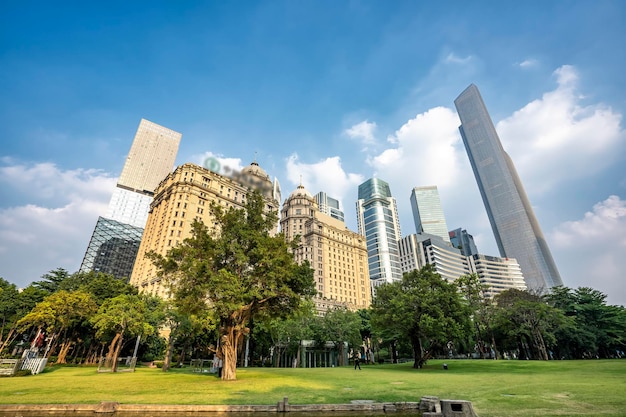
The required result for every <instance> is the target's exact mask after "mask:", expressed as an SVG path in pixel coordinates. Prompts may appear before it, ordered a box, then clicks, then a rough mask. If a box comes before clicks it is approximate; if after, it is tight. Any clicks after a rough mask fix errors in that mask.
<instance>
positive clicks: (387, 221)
mask: <svg viewBox="0 0 626 417" xmlns="http://www.w3.org/2000/svg"><path fill="white" fill-rule="evenodd" d="M358 198H359V199H358V201H357V203H356V210H357V223H358V227H359V233H360V234H362V235H363V236H365V239H366V242H367V253H368V265H369V273H370V280H371V283H372V288H375V287H376V286H378V285H380V284H383V283H388V282H393V281H399V280H401V279H402V271H401V268H400V251H399V249H398V241H399V240H400V237H401V234H400V222H399V220H398V208H397V205H396V199H395V198H393V197H392V196H391V190H390V189H389V184H387V183H386V182H385V181H383V180H381V179H379V178H371V179H369V180H367V181H365V182H364V183H363V184H361V185H359V194H358ZM372 293H374V291H372Z"/></svg>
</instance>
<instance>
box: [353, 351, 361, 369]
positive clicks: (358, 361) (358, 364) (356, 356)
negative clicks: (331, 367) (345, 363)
mask: <svg viewBox="0 0 626 417" xmlns="http://www.w3.org/2000/svg"><path fill="white" fill-rule="evenodd" d="M357 367H358V368H359V371H360V370H361V356H360V355H359V352H355V353H354V370H355V371H356V368H357Z"/></svg>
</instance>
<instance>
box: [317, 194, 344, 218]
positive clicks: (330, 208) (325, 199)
mask: <svg viewBox="0 0 626 417" xmlns="http://www.w3.org/2000/svg"><path fill="white" fill-rule="evenodd" d="M315 201H316V202H317V206H318V207H319V209H320V211H321V212H322V213H324V214H328V215H329V216H330V217H333V218H335V219H337V220H341V221H344V216H343V211H341V208H340V207H339V200H335V199H334V198H331V197H329V196H328V195H326V193H325V192H323V191H320V192H319V193H317V194H315Z"/></svg>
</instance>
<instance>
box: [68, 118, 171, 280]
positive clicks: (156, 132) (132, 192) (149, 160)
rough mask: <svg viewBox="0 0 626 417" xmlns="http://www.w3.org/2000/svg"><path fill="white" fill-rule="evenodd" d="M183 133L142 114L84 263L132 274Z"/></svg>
mask: <svg viewBox="0 0 626 417" xmlns="http://www.w3.org/2000/svg"><path fill="white" fill-rule="evenodd" d="M181 137H182V135H181V134H180V133H178V132H175V131H173V130H170V129H168V128H166V127H163V126H159V125H158V124H156V123H152V122H150V121H148V120H145V119H141V122H140V123H139V127H138V128H137V133H136V134H135V138H134V140H133V143H132V145H131V148H130V152H129V153H128V156H127V157H126V162H125V164H124V168H123V169H122V174H121V175H120V178H119V179H118V181H117V186H116V187H115V190H114V191H113V195H112V196H111V200H110V201H109V207H108V210H107V213H106V215H105V217H99V218H98V222H97V223H96V227H95V229H94V232H93V234H92V236H91V240H90V241H89V245H88V246H87V251H86V252H85V256H84V257H83V262H82V263H81V266H80V272H89V271H97V272H104V273H108V274H112V275H114V276H115V277H117V278H128V277H130V274H131V272H132V269H133V264H134V262H135V256H136V255H137V250H138V248H139V243H140V241H141V236H142V233H143V228H144V227H145V225H146V221H147V219H148V211H149V210H150V203H151V202H152V197H153V195H154V190H155V189H156V187H157V186H158V185H159V182H161V181H162V180H163V179H164V178H165V177H166V176H167V175H168V174H169V173H170V172H171V171H172V169H173V168H174V162H175V161H176V154H177V153H178V145H179V144H180V139H181Z"/></svg>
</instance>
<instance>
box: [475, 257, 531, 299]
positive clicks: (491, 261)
mask: <svg viewBox="0 0 626 417" xmlns="http://www.w3.org/2000/svg"><path fill="white" fill-rule="evenodd" d="M469 259H471V260H472V263H473V269H474V272H475V273H476V274H478V278H479V279H480V283H481V284H484V285H486V286H487V290H486V292H485V295H486V296H487V297H494V296H496V295H498V294H500V293H501V292H503V291H506V290H510V289H512V288H514V289H517V290H521V291H524V290H526V288H527V287H526V282H525V281H524V275H523V274H522V270H521V268H520V265H519V264H518V263H517V261H516V260H515V259H511V258H499V257H496V256H487V255H480V254H476V255H473V256H471V257H469Z"/></svg>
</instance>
